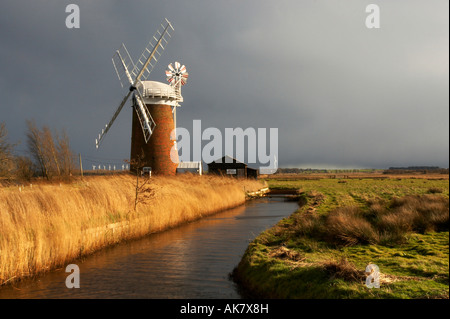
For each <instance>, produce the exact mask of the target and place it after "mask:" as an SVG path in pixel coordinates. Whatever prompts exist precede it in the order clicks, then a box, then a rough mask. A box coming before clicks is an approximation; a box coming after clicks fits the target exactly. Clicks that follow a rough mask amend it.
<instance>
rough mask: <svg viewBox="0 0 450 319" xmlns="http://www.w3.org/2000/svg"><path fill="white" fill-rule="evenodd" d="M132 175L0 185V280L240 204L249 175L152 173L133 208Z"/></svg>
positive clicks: (253, 185) (249, 186) (251, 185)
mask: <svg viewBox="0 0 450 319" xmlns="http://www.w3.org/2000/svg"><path fill="white" fill-rule="evenodd" d="M135 185H136V178H135V177H133V176H131V175H116V176H102V177H99V176H96V177H87V178H84V180H83V181H78V182H77V183H71V184H57V185H54V184H53V185H51V184H40V185H33V186H32V187H30V186H27V187H24V188H20V190H19V188H18V187H3V188H0V285H1V284H3V283H5V282H11V281H14V280H16V279H19V278H22V277H25V276H30V275H35V274H37V273H39V272H42V271H47V270H50V269H54V268H57V267H60V266H63V265H65V264H66V263H68V262H70V261H72V260H74V259H76V258H79V257H81V256H84V255H87V254H89V253H92V252H94V251H96V250H98V249H100V248H103V247H106V246H108V245H111V244H114V243H117V242H119V241H121V240H126V239H132V238H138V237H141V236H144V235H146V234H149V233H152V232H157V231H161V230H164V229H167V228H170V227H174V226H176V225H179V224H181V223H185V222H189V221H193V220H196V219H198V218H201V217H203V216H206V215H209V214H213V213H216V212H218V211H221V210H224V209H227V208H231V207H235V206H238V205H241V204H243V203H244V202H245V192H244V190H245V191H255V190H258V189H261V188H262V187H263V185H262V184H261V183H260V182H257V181H255V180H239V179H233V178H227V177H219V176H208V175H204V176H196V175H190V174H186V175H179V176H175V177H153V178H152V179H151V180H150V183H148V184H147V185H146V188H147V191H146V192H145V193H142V194H140V195H139V196H140V200H143V201H141V202H140V203H139V204H138V205H137V209H136V211H135V210H134V202H135Z"/></svg>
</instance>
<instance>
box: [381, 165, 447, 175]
mask: <svg viewBox="0 0 450 319" xmlns="http://www.w3.org/2000/svg"><path fill="white" fill-rule="evenodd" d="M448 173H449V170H448V168H441V167H438V166H408V167H389V169H387V170H385V171H383V174H448Z"/></svg>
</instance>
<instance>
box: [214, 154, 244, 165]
mask: <svg viewBox="0 0 450 319" xmlns="http://www.w3.org/2000/svg"><path fill="white" fill-rule="evenodd" d="M224 163H225V164H231V163H233V164H244V165H247V164H245V163H242V162H240V161H238V160H237V159H235V158H234V157H231V156H228V155H225V156H224V157H222V158H219V159H216V160H215V161H214V162H211V163H209V164H208V165H210V164H224Z"/></svg>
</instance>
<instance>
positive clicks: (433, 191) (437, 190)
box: [427, 187, 443, 194]
mask: <svg viewBox="0 0 450 319" xmlns="http://www.w3.org/2000/svg"><path fill="white" fill-rule="evenodd" d="M442 192H443V191H442V189H440V188H438V187H431V188H429V189H428V190H427V194H441V193H442Z"/></svg>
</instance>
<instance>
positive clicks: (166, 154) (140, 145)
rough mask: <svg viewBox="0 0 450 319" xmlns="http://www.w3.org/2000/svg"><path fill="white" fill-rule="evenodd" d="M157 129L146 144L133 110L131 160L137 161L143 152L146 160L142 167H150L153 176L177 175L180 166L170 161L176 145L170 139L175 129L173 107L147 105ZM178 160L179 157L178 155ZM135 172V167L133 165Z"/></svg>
mask: <svg viewBox="0 0 450 319" xmlns="http://www.w3.org/2000/svg"><path fill="white" fill-rule="evenodd" d="M147 108H148V110H149V111H150V114H151V115H152V117H153V120H154V121H155V123H156V127H155V129H154V131H153V134H152V136H151V137H150V140H149V141H148V143H147V144H146V143H145V140H144V135H143V133H142V128H141V124H140V123H139V119H138V118H137V115H136V112H135V111H134V110H133V124H132V132H131V154H130V158H131V159H132V160H133V159H136V158H137V156H138V155H140V154H141V153H142V151H143V153H144V160H143V162H144V163H143V165H141V166H150V167H151V168H152V174H156V175H175V174H176V169H177V166H178V164H177V163H173V162H172V160H171V159H170V151H171V149H172V147H173V145H174V143H173V141H172V140H171V139H170V133H171V132H172V130H173V129H174V122H173V115H172V107H171V106H169V105H162V104H149V105H147ZM176 157H177V158H178V155H177V154H176ZM131 169H132V170H134V169H135V166H134V165H132V166H131Z"/></svg>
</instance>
